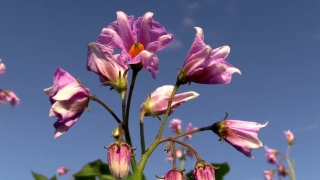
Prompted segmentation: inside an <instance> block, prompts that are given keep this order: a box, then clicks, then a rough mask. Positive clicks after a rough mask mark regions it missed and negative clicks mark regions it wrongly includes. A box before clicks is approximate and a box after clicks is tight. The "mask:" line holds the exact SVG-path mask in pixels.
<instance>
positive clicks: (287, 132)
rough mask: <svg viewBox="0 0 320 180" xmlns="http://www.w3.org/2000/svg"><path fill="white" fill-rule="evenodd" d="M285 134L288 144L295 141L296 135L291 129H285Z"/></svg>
mask: <svg viewBox="0 0 320 180" xmlns="http://www.w3.org/2000/svg"><path fill="white" fill-rule="evenodd" d="M284 134H285V135H286V139H287V141H288V144H289V145H292V144H293V141H294V135H293V134H292V132H291V131H290V130H288V131H285V132H284Z"/></svg>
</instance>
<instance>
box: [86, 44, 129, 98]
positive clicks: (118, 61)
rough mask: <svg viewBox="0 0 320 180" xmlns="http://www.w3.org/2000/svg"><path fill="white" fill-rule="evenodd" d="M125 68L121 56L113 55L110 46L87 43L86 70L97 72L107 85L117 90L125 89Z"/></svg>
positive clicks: (126, 67)
mask: <svg viewBox="0 0 320 180" xmlns="http://www.w3.org/2000/svg"><path fill="white" fill-rule="evenodd" d="M127 69H128V66H127V65H126V64H125V63H124V60H123V57H122V56H121V55H120V54H116V55H114V52H113V49H112V48H109V47H106V46H103V45H101V44H98V43H90V44H89V45H88V58H87V70H88V71H92V72H94V73H96V74H98V75H99V76H100V81H101V82H102V83H104V82H108V84H107V85H109V86H111V87H112V88H114V89H116V90H117V91H118V92H120V91H121V90H126V88H127V74H126V73H125V71H126V70H127ZM119 73H120V74H119Z"/></svg>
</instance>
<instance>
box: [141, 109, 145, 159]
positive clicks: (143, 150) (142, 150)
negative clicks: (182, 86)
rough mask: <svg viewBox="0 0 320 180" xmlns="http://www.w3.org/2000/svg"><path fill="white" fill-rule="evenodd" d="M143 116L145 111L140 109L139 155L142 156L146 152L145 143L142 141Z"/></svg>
mask: <svg viewBox="0 0 320 180" xmlns="http://www.w3.org/2000/svg"><path fill="white" fill-rule="evenodd" d="M144 115H145V111H144V109H142V111H141V114H140V142H141V154H143V153H144V152H145V151H146V143H145V140H144V121H143V119H144Z"/></svg>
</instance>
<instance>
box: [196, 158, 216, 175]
mask: <svg viewBox="0 0 320 180" xmlns="http://www.w3.org/2000/svg"><path fill="white" fill-rule="evenodd" d="M193 177H194V179H195V180H215V173H214V169H213V167H212V166H211V165H210V164H208V163H207V162H205V161H203V160H199V161H197V162H196V165H195V166H194V170H193Z"/></svg>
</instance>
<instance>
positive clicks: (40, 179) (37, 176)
mask: <svg viewBox="0 0 320 180" xmlns="http://www.w3.org/2000/svg"><path fill="white" fill-rule="evenodd" d="M31 173H32V176H33V178H34V180H48V178H47V177H45V176H44V175H42V174H38V173H35V172H33V171H31Z"/></svg>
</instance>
